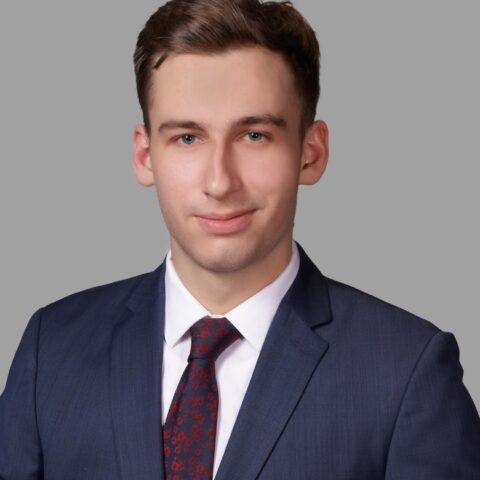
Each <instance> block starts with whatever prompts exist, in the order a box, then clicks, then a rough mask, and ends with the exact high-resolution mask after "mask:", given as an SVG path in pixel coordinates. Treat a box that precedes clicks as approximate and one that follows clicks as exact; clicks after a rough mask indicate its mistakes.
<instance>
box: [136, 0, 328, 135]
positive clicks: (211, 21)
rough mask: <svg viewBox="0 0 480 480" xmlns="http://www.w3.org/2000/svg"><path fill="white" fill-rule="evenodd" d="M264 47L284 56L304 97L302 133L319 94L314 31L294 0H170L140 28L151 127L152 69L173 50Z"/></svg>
mask: <svg viewBox="0 0 480 480" xmlns="http://www.w3.org/2000/svg"><path fill="white" fill-rule="evenodd" d="M244 46H261V47H264V48H267V49H269V50H271V51H273V52H277V53H279V54H281V55H282V57H283V58H284V59H285V60H286V62H287V64H288V65H289V66H290V68H291V70H292V72H293V75H294V78H295V84H296V88H297V92H298V94H299V98H300V100H301V105H302V112H301V121H300V135H301V138H303V136H304V134H305V132H306V130H307V128H308V127H309V126H310V125H311V124H312V123H313V122H314V120H315V115H316V108H317V102H318V98H319V96H320V85H319V70H320V49H319V45H318V41H317V38H316V36H315V32H314V31H313V30H312V28H311V27H310V25H309V24H308V23H307V21H306V20H305V18H304V17H303V16H302V15H301V14H300V13H299V12H298V11H297V10H296V9H295V8H294V7H293V5H292V3H291V2H290V1H283V2H274V1H267V2H262V1H261V0H170V1H169V2H167V3H166V4H165V5H163V6H162V7H160V8H159V9H158V10H157V11H156V12H155V13H154V14H153V15H152V16H151V17H150V18H149V19H148V21H147V23H146V24H145V27H144V28H143V30H142V31H141V32H140V34H139V36H138V40H137V45H136V49H135V53H134V55H133V59H134V64H135V75H136V82H137V94H138V99H139V102H140V107H141V109H142V113H143V120H144V123H145V126H146V129H147V131H148V132H150V125H149V119H148V92H149V88H150V81H151V73H152V70H153V69H157V68H158V67H159V66H160V65H161V64H162V62H163V61H164V60H165V59H166V58H167V57H168V56H169V55H170V54H180V53H221V52H225V51H227V50H229V49H232V48H236V47H237V48H238V47H244Z"/></svg>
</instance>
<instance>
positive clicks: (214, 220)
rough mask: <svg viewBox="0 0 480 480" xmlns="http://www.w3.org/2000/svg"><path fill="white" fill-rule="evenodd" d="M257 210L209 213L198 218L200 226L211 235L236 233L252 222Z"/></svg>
mask: <svg viewBox="0 0 480 480" xmlns="http://www.w3.org/2000/svg"><path fill="white" fill-rule="evenodd" d="M254 212H255V210H243V211H239V212H230V213H208V214H205V215H203V216H197V219H198V222H199V223H200V226H201V227H202V228H203V229H204V230H206V231H207V232H209V233H220V234H222V233H223V234H226V233H234V232H238V231H240V230H243V229H244V228H245V227H246V226H247V225H248V224H249V223H250V221H251V219H252V216H253V213H254Z"/></svg>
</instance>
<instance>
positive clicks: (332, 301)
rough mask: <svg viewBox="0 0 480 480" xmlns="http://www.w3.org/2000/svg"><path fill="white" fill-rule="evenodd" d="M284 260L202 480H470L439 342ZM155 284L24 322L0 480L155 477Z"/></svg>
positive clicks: (446, 355) (468, 407) (159, 320)
mask: <svg viewBox="0 0 480 480" xmlns="http://www.w3.org/2000/svg"><path fill="white" fill-rule="evenodd" d="M297 245H298V244H297ZM298 247H299V251H300V258H301V260H300V262H301V263H300V269H299V273H298V275H297V277H296V279H295V281H294V283H293V284H292V286H291V287H290V289H289V290H288V292H287V293H286V295H285V296H284V298H283V299H282V301H281V303H280V305H279V308H278V310H277V312H276V314H275V317H274V319H273V321H272V324H271V326H270V329H269V331H268V334H267V337H266V339H265V343H264V346H263V348H262V351H261V353H260V356H259V358H258V362H257V364H256V367H255V370H254V372H253V376H252V379H251V381H250V384H249V386H248V389H247V392H246V396H245V398H244V400H243V403H242V405H241V408H240V411H239V414H238V417H237V420H236V423H235V425H234V428H233V431H232V434H231V437H230V440H229V443H228V445H227V448H226V450H225V453H224V456H223V458H222V461H221V464H220V467H219V470H218V472H217V475H216V477H215V480H254V479H258V480H320V479H325V480H330V479H331V480H380V479H382V480H400V479H401V480H479V479H480V419H479V416H478V412H477V410H476V408H475V406H474V403H473V400H472V398H471V396H470V395H469V393H468V391H467V390H466V388H465V386H464V384H463V382H462V377H463V369H462V366H461V364H460V363H459V349H458V345H457V342H456V340H455V337H454V335H453V334H452V333H449V332H444V331H441V330H440V329H439V328H437V327H436V326H435V325H433V324H432V323H430V322H429V321H427V320H425V319H422V318H419V317H417V316H415V315H413V314H411V313H409V312H407V311H405V310H402V309H400V308H398V307H395V306H393V305H391V304H388V303H386V302H384V301H382V300H380V299H378V298H375V297H373V296H371V295H369V294H367V293H364V292H362V291H360V290H358V289H356V288H353V287H351V286H348V285H345V284H343V283H340V282H338V281H335V280H332V279H330V278H327V277H325V276H324V275H322V273H321V272H320V271H319V270H318V269H317V267H316V266H315V265H314V264H313V263H312V261H311V260H310V259H309V258H308V256H307V255H306V253H305V252H304V250H303V249H302V248H301V247H300V245H298ZM164 271H165V261H164V262H163V263H162V264H161V265H160V266H159V267H158V268H157V269H156V270H154V271H153V272H150V273H146V274H142V275H139V276H136V277H133V278H129V279H126V280H121V281H118V282H115V283H111V284H108V285H102V286H99V287H95V288H91V289H88V290H85V291H82V292H78V293H75V294H73V295H70V296H68V297H65V298H63V299H61V300H58V301H56V302H54V303H52V304H50V305H47V306H46V307H43V308H40V309H39V310H38V311H36V312H35V313H34V315H33V316H32V318H31V319H30V321H29V323H28V326H27V328H26V330H25V333H24V335H23V337H22V340H21V343H20V346H19V347H18V350H17V352H16V354H15V357H14V360H13V363H12V366H11V369H10V372H9V376H8V380H7V385H6V388H5V391H4V392H3V394H2V396H1V397H0V479H2V480H26V479H45V480H113V479H115V480H117V479H121V480H161V479H163V478H164V476H163V463H162V462H163V457H162V450H163V447H162V435H161V431H162V430H161V419H162V416H161V401H160V400H161V395H162V392H161V372H162V355H163V353H162V352H163V350H162V349H163V329H164V282H163V279H164Z"/></svg>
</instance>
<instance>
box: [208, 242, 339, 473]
mask: <svg viewBox="0 0 480 480" xmlns="http://www.w3.org/2000/svg"><path fill="white" fill-rule="evenodd" d="M297 247H298V249H299V253H300V269H299V273H298V275H297V277H296V279H295V281H294V283H293V284H292V286H291V287H290V289H289V291H288V292H287V294H286V295H285V297H284V298H283V299H282V302H281V303H280V305H279V308H278V310H277V312H276V314H275V317H274V319H273V321H272V324H271V326H270V329H269V331H268V334H267V337H266V339H265V342H264V345H263V348H262V351H261V352H260V356H259V358H258V361H257V365H256V367H255V370H254V372H253V375H252V379H251V381H250V383H249V386H248V389H247V392H246V394H245V398H244V400H243V403H242V405H241V407H240V411H239V413H238V416H237V420H236V422H235V425H234V428H233V430H232V433H231V436H230V439H229V442H228V444H227V447H226V450H225V453H224V455H223V458H222V461H221V463H220V466H219V469H218V471H217V474H216V476H215V480H254V479H255V478H257V476H258V474H259V473H260V470H261V469H262V467H263V465H264V463H265V462H266V460H267V458H268V456H269V454H270V452H271V451H272V449H273V447H274V445H275V442H276V441H277V440H278V438H279V436H280V435H281V433H282V431H283V429H284V427H285V425H286V423H287V421H288V419H289V418H290V416H291V415H292V413H293V411H294V410H295V408H296V406H297V404H298V402H299V400H300V398H301V396H302V394H303V392H304V390H305V388H306V387H307V385H308V382H309V380H310V378H311V377H312V374H313V372H314V370H315V368H316V367H317V365H318V364H319V362H320V360H321V359H322V357H323V355H324V354H325V352H326V350H327V348H328V343H327V342H326V340H324V339H323V338H322V337H320V336H319V335H318V334H317V333H315V332H314V331H313V330H312V328H313V327H315V326H317V325H319V324H322V323H326V322H328V321H329V320H330V318H331V312H330V303H329V296H328V291H327V285H326V281H325V279H324V277H323V275H322V274H321V273H320V271H319V270H318V269H317V267H316V266H315V265H314V264H313V262H312V261H311V260H310V259H309V258H308V256H307V255H306V253H305V252H304V250H303V249H302V248H301V247H300V245H299V244H297Z"/></svg>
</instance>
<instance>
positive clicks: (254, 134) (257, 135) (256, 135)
mask: <svg viewBox="0 0 480 480" xmlns="http://www.w3.org/2000/svg"><path fill="white" fill-rule="evenodd" d="M247 135H248V136H249V137H250V139H251V140H253V141H254V142H257V141H258V140H262V138H264V137H265V135H264V134H263V133H260V132H248V133H247Z"/></svg>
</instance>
